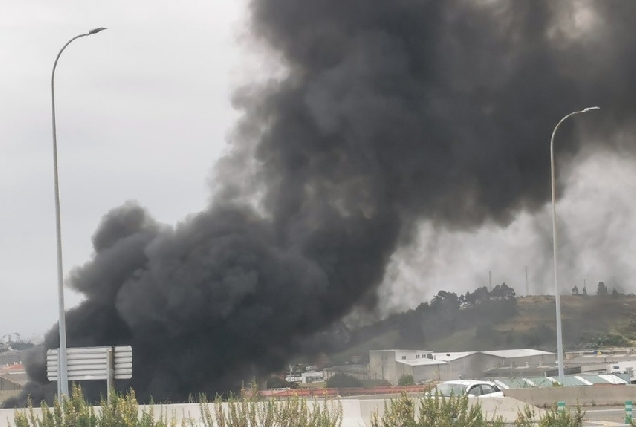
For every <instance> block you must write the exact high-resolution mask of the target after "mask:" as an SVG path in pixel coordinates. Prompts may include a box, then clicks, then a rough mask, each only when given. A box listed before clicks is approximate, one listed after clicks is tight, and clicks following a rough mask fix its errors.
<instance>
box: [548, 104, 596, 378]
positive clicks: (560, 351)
mask: <svg viewBox="0 0 636 427" xmlns="http://www.w3.org/2000/svg"><path fill="white" fill-rule="evenodd" d="M598 109H599V107H588V108H584V109H583V110H580V111H574V112H572V113H570V114H568V115H567V116H565V117H563V118H562V119H561V120H559V123H557V125H556V126H555V127H554V130H553V131H552V138H551V139H550V169H551V172H552V173H551V176H552V248H553V256H554V302H555V305H556V329H557V331H556V332H557V361H558V367H559V382H560V383H561V384H563V334H562V330H561V295H560V293H559V283H558V268H557V228H556V182H555V173H554V136H555V135H556V133H557V130H558V129H559V126H561V123H563V122H564V121H566V120H567V119H568V118H570V117H572V116H574V115H576V114H580V113H587V112H588V111H591V110H598Z"/></svg>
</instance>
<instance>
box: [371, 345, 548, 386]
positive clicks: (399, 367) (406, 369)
mask: <svg viewBox="0 0 636 427" xmlns="http://www.w3.org/2000/svg"><path fill="white" fill-rule="evenodd" d="M428 354H430V353H429V352H423V351H415V350H372V351H371V352H369V377H370V378H372V379H384V380H387V381H389V382H390V383H391V384H397V382H398V380H399V379H400V377H401V376H402V375H413V379H414V380H415V381H416V382H422V381H423V382H426V381H430V380H439V381H446V380H451V379H458V378H459V377H460V376H461V377H462V378H464V379H471V378H480V377H482V376H483V375H484V372H486V371H488V370H490V369H495V368H502V367H510V366H512V367H519V366H526V364H528V366H532V367H533V366H553V365H554V364H555V362H556V356H555V355H554V354H545V355H544V354H539V355H531V356H522V357H500V356H495V355H490V354H484V353H481V352H477V353H473V354H469V355H467V356H464V357H461V358H459V359H454V360H450V361H447V363H445V364H440V365H421V366H410V365H409V364H408V363H406V362H407V361H409V360H410V361H413V360H419V359H418V358H417V356H418V355H419V358H426V357H427V356H428ZM402 361H404V362H402Z"/></svg>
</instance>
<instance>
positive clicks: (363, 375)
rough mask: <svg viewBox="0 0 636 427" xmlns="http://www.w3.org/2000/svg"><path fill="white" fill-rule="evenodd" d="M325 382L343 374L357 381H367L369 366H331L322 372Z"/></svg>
mask: <svg viewBox="0 0 636 427" xmlns="http://www.w3.org/2000/svg"><path fill="white" fill-rule="evenodd" d="M323 373H324V378H325V380H328V379H329V378H331V377H333V376H334V375H337V374H345V375H349V376H351V377H354V378H357V379H359V380H366V379H369V366H367V365H343V366H332V367H331V368H325V369H324V370H323Z"/></svg>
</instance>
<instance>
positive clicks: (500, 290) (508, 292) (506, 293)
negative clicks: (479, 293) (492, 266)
mask: <svg viewBox="0 0 636 427" xmlns="http://www.w3.org/2000/svg"><path fill="white" fill-rule="evenodd" d="M490 296H491V298H495V299H505V300H508V299H513V298H515V297H516V294H515V290H514V289H512V288H511V287H510V286H508V285H506V282H503V284H502V285H497V286H495V288H494V289H493V290H492V292H490Z"/></svg>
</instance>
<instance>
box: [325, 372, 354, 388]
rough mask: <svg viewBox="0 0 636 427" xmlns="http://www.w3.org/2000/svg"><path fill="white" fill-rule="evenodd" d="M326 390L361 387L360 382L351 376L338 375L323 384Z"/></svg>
mask: <svg viewBox="0 0 636 427" xmlns="http://www.w3.org/2000/svg"><path fill="white" fill-rule="evenodd" d="M325 385H326V387H327V388H348V387H363V384H362V381H360V380H359V379H357V378H356V377H352V376H351V375H347V374H343V373H338V374H336V375H334V376H333V377H329V378H328V379H327V381H326V383H325Z"/></svg>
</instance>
